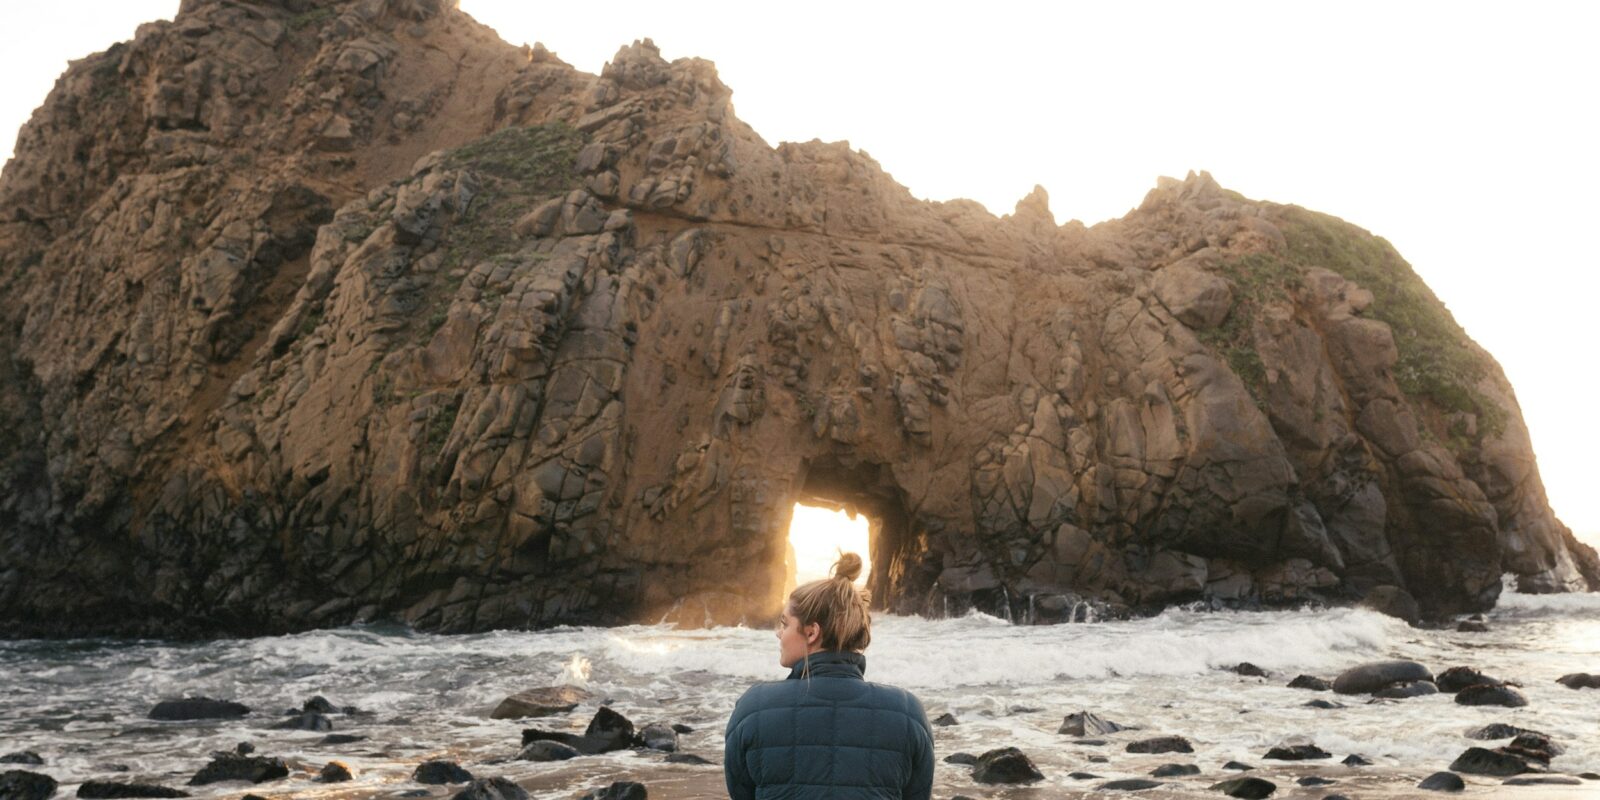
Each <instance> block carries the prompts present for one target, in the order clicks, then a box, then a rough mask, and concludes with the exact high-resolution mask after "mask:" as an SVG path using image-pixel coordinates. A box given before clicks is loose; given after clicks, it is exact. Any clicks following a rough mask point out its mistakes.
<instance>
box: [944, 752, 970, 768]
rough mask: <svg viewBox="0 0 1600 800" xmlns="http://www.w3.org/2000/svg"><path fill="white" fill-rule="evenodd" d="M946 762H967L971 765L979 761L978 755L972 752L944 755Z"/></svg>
mask: <svg viewBox="0 0 1600 800" xmlns="http://www.w3.org/2000/svg"><path fill="white" fill-rule="evenodd" d="M944 763H946V764H966V765H968V766H971V765H973V764H976V763H978V757H977V756H975V755H973V754H971V753H951V754H950V755H947V756H945V757H944Z"/></svg>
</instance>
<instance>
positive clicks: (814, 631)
mask: <svg viewBox="0 0 1600 800" xmlns="http://www.w3.org/2000/svg"><path fill="white" fill-rule="evenodd" d="M800 632H801V633H803V634H805V636H806V644H807V645H814V644H816V643H817V642H820V641H822V625H820V624H818V623H815V622H813V623H811V624H810V625H807V626H805V627H804V628H801V629H800Z"/></svg>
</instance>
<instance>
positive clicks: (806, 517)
mask: <svg viewBox="0 0 1600 800" xmlns="http://www.w3.org/2000/svg"><path fill="white" fill-rule="evenodd" d="M868 527H869V526H868V524H867V517H866V515H864V514H857V515H855V516H854V517H852V516H851V515H850V513H849V512H847V511H844V510H833V509H827V508H818V507H816V506H807V505H799V504H797V505H795V507H794V519H792V520H790V521H789V555H788V556H787V558H788V563H787V564H786V567H787V570H788V572H789V579H788V581H787V583H786V587H785V589H784V592H785V593H787V592H788V591H789V590H791V589H793V588H794V587H795V586H798V585H800V584H803V583H807V582H809V581H814V580H817V579H819V578H826V577H828V575H829V574H830V573H829V570H831V569H832V567H833V562H835V561H837V560H838V558H839V554H840V553H841V552H844V553H855V554H856V555H859V556H861V577H860V578H858V579H857V582H858V583H864V582H866V581H867V580H868V579H869V577H870V576H871V575H872V550H871V548H870V546H869V544H868V540H869V532H868Z"/></svg>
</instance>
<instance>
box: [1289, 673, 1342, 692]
mask: <svg viewBox="0 0 1600 800" xmlns="http://www.w3.org/2000/svg"><path fill="white" fill-rule="evenodd" d="M1289 688H1290V689H1310V690H1311V691H1313V692H1326V691H1328V690H1329V689H1332V688H1333V684H1331V683H1328V682H1327V681H1325V680H1323V679H1322V678H1319V677H1317V676H1315V675H1296V676H1295V677H1294V680H1292V681H1289Z"/></svg>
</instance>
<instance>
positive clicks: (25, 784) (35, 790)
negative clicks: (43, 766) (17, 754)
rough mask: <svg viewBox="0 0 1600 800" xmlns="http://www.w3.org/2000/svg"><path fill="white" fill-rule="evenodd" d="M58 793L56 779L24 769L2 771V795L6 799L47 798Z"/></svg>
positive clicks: (40, 799) (41, 799)
mask: <svg viewBox="0 0 1600 800" xmlns="http://www.w3.org/2000/svg"><path fill="white" fill-rule="evenodd" d="M55 793H56V779H55V778H52V777H50V776H49V775H43V774H40V773H38V772H29V771H27V770H23V769H13V770H7V771H5V772H0V797H3V798H5V799H6V800H45V798H47V797H49V796H50V795H53V794H55Z"/></svg>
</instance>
